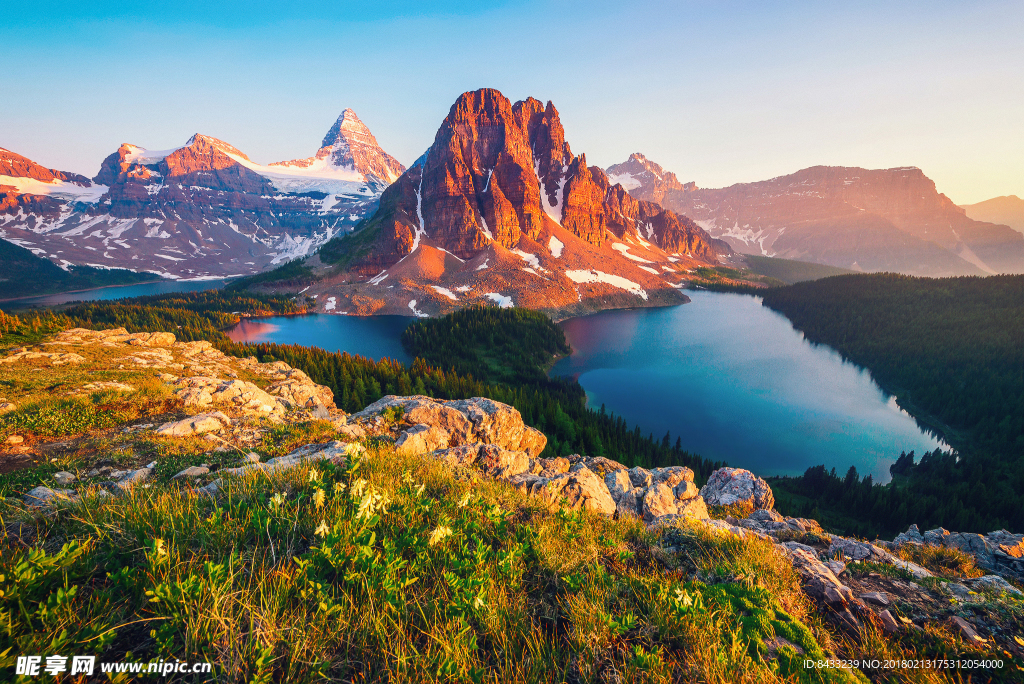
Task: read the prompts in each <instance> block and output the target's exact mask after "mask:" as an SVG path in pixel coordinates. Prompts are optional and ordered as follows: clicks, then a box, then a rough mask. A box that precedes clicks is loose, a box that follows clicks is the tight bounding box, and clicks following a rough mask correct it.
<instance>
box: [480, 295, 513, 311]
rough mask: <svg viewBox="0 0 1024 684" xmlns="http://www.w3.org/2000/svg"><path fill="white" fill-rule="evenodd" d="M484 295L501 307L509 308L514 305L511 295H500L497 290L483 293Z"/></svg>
mask: <svg viewBox="0 0 1024 684" xmlns="http://www.w3.org/2000/svg"><path fill="white" fill-rule="evenodd" d="M484 297H487V298H488V299H490V300H491V301H493V302H494V303H495V304H497V305H498V307H499V308H501V309H511V308H512V307H514V306H515V304H513V303H512V298H511V297H506V296H505V295H500V294H498V293H497V292H488V293H487V294H485V295H484Z"/></svg>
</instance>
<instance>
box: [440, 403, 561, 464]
mask: <svg viewBox="0 0 1024 684" xmlns="http://www.w3.org/2000/svg"><path fill="white" fill-rule="evenodd" d="M445 403H446V405H448V406H450V407H452V408H454V409H456V410H457V411H459V412H460V413H462V414H463V415H464V416H466V418H468V419H469V421H470V422H471V423H472V424H473V438H474V439H476V440H478V441H480V442H483V443H484V444H494V445H496V446H500V447H502V448H503V449H508V450H510V451H525V452H526V453H527V454H529V455H530V456H531V457H533V458H536V457H537V456H539V455H540V453H541V452H542V451H544V447H545V446H546V445H547V443H548V438H547V437H545V436H544V433H542V432H541V431H540V430H535V429H534V428H532V427H529V426H528V425H525V424H524V423H523V416H522V414H520V413H519V411H517V410H516V409H515V408H513V407H511V406H509V405H508V404H502V403H500V402H497V401H493V400H491V399H486V398H484V397H474V398H472V399H458V400H455V401H448V402H445Z"/></svg>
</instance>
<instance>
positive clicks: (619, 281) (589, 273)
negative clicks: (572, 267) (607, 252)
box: [565, 269, 647, 302]
mask: <svg viewBox="0 0 1024 684" xmlns="http://www.w3.org/2000/svg"><path fill="white" fill-rule="evenodd" d="M565 275H566V277H567V278H569V280H571V281H573V282H574V283H604V284H605V285H611V286H612V287H617V288H619V289H620V290H626V291H628V292H632V293H633V294H635V295H636V296H637V297H640V298H641V299H643V300H644V301H645V302H646V301H647V292H646V291H645V290H644V289H643V288H642V287H640V285H639V284H638V283H634V282H633V281H632V280H629V279H627V278H623V277H622V276H618V275H613V274H611V273H605V272H604V271H598V270H597V269H589V270H579V271H566V272H565Z"/></svg>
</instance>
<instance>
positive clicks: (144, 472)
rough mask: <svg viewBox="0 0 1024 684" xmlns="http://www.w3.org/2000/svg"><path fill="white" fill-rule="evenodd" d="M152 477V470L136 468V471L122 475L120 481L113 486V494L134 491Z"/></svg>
mask: <svg viewBox="0 0 1024 684" xmlns="http://www.w3.org/2000/svg"><path fill="white" fill-rule="evenodd" d="M152 475H153V469H152V468H138V469H137V470H132V471H131V472H129V473H128V474H126V475H123V476H122V477H121V479H120V480H118V481H117V482H116V483H115V484H114V486H115V487H116V490H115V492H114V493H115V494H116V493H121V494H127V493H128V492H130V491H131V490H133V489H135V487H137V486H138V485H140V484H142V483H143V482H145V481H146V480H148V479H149V478H150V477H151V476H152Z"/></svg>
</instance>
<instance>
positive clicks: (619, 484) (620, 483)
mask: <svg viewBox="0 0 1024 684" xmlns="http://www.w3.org/2000/svg"><path fill="white" fill-rule="evenodd" d="M604 484H605V486H606V487H607V488H608V493H609V494H611V495H612V499H614V500H615V502H616V504H617V503H618V501H619V499H621V498H622V497H623V496H626V495H627V494H628V495H630V496H634V498H635V495H634V494H633V489H634V488H633V482H632V481H631V480H630V479H629V472H628V471H626V470H613V471H610V472H608V473H606V474H605V476H604Z"/></svg>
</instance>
